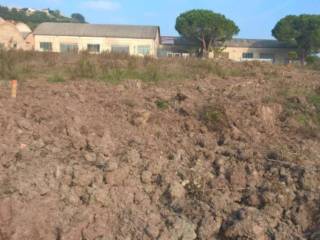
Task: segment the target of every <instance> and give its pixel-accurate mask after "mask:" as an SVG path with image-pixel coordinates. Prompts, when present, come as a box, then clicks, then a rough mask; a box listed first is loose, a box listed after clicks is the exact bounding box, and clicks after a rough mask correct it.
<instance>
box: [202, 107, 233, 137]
mask: <svg viewBox="0 0 320 240" xmlns="http://www.w3.org/2000/svg"><path fill="white" fill-rule="evenodd" d="M200 119H201V120H202V121H203V122H204V123H205V124H206V126H207V127H208V128H209V129H210V130H213V131H221V130H223V129H224V128H228V127H229V121H228V117H227V114H226V112H225V109H224V108H223V106H221V105H218V104H212V105H208V106H205V107H204V108H203V109H202V110H201V112H200Z"/></svg>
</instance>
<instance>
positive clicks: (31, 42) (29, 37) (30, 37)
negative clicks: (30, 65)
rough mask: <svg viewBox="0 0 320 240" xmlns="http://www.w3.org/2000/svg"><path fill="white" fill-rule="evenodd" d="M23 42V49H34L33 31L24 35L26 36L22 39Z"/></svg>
mask: <svg viewBox="0 0 320 240" xmlns="http://www.w3.org/2000/svg"><path fill="white" fill-rule="evenodd" d="M24 43H25V48H24V50H28V51H31V50H34V36H33V33H30V34H28V35H27V36H26V38H25V39H24Z"/></svg>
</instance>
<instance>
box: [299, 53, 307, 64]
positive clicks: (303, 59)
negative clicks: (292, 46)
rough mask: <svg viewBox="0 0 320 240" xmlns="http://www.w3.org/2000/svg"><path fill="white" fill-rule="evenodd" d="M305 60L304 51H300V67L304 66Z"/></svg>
mask: <svg viewBox="0 0 320 240" xmlns="http://www.w3.org/2000/svg"><path fill="white" fill-rule="evenodd" d="M305 60H306V53H305V51H304V50H302V52H301V56H300V64H301V66H304V65H305Z"/></svg>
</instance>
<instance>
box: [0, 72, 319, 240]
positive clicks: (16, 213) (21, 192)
mask: <svg viewBox="0 0 320 240" xmlns="http://www.w3.org/2000/svg"><path fill="white" fill-rule="evenodd" d="M302 80H303V82H302ZM279 82H282V83H280V84H282V85H281V86H283V85H284V86H296V87H297V88H298V89H301V88H306V89H311V90H314V91H315V92H316V90H317V89H318V88H319V80H318V75H316V74H315V73H312V72H303V73H299V72H297V71H295V70H290V71H289V70H284V71H283V75H282V76H281V79H280V81H276V80H272V79H269V80H268V79H265V78H264V77H259V75H258V76H257V77H254V78H251V79H250V78H248V79H243V78H242V79H241V78H230V79H220V78H216V79H200V80H194V81H187V82H176V83H170V82H167V83H161V84H158V85H145V84H143V83H141V82H139V81H127V82H125V83H123V84H121V85H117V86H107V85H104V84H102V83H99V82H86V81H74V82H67V83H61V84H60V83H58V84H49V83H45V82H41V81H26V82H22V83H20V85H19V91H18V98H17V99H15V100H13V99H10V98H8V96H9V93H10V92H9V88H8V86H7V85H5V84H2V85H0V239H1V240H7V239H13V240H22V239H23V240H29V239H30V240H36V239H44V240H46V239H54V240H73V239H74V240H111V239H119V240H120V239H121V240H122V239H123V240H129V239H161V240H167V239H172V240H193V239H219V240H220V239H221V240H224V239H229V240H234V239H251V240H267V239H270V240H272V239H276V240H288V239H312V240H316V239H320V188H319V186H320V174H319V170H320V141H319V139H320V133H319V132H317V131H316V130H317V129H318V128H317V126H313V128H311V130H310V131H309V132H303V131H302V130H301V127H299V126H298V125H297V123H296V122H295V121H294V120H293V119H291V117H290V115H286V114H285V113H286V106H285V105H283V104H282V103H281V101H280V102H279V101H273V100H272V99H273V97H278V96H277V94H278V93H277V90H278V88H279ZM319 94H320V93H319ZM285 99H288V100H289V101H293V102H295V103H296V102H298V103H304V104H305V105H303V106H304V108H303V109H307V108H310V109H311V110H310V111H313V112H316V111H319V110H317V109H316V107H314V106H311V105H310V103H307V102H306V100H305V99H304V98H302V97H300V95H297V97H296V98H294V99H291V98H287V97H285ZM312 129H313V130H312Z"/></svg>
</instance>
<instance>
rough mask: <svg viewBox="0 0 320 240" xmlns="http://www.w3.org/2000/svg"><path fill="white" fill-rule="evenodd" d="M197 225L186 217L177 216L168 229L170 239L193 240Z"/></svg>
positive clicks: (195, 236) (195, 235)
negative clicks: (171, 226)
mask: <svg viewBox="0 0 320 240" xmlns="http://www.w3.org/2000/svg"><path fill="white" fill-rule="evenodd" d="M196 229H197V226H196V225H195V224H193V223H191V222H189V221H188V220H187V219H184V218H182V219H181V218H179V219H177V221H176V222H175V223H174V225H173V229H171V231H170V235H171V239H172V240H194V239H196V238H197V234H196V232H195V231H196Z"/></svg>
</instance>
